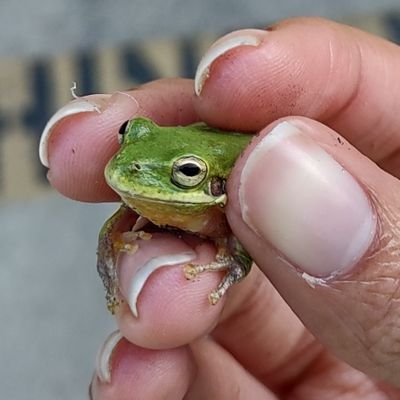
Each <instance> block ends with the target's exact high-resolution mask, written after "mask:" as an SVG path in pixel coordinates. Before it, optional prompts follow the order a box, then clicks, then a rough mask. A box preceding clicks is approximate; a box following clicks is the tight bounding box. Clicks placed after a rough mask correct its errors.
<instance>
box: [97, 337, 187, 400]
mask: <svg viewBox="0 0 400 400" xmlns="http://www.w3.org/2000/svg"><path fill="white" fill-rule="evenodd" d="M104 348H105V347H104V346H103V349H104ZM100 358H104V360H105V362H106V363H107V365H105V366H104V368H106V369H107V373H108V374H109V379H108V380H106V381H105V380H104V379H103V377H102V376H101V375H97V374H96V375H95V377H94V378H93V380H92V383H91V385H90V394H91V395H92V397H93V398H95V399H110V400H111V399H121V400H124V399H131V398H132V393H135V397H137V398H140V399H154V400H156V399H160V400H161V399H176V398H182V397H183V396H184V394H185V393H186V391H187V390H188V387H189V384H190V382H191V381H192V380H193V376H194V365H193V360H192V355H191V353H190V351H189V350H188V348H186V347H179V348H174V349H168V350H162V351H155V350H149V349H144V348H141V347H138V346H136V345H134V344H132V343H129V342H128V341H127V340H126V339H125V338H121V337H118V341H116V343H114V347H113V348H112V349H109V351H108V353H107V354H104V356H101V357H100ZM155 376H156V377H157V384H154V377H155ZM160 388H162V390H160Z"/></svg>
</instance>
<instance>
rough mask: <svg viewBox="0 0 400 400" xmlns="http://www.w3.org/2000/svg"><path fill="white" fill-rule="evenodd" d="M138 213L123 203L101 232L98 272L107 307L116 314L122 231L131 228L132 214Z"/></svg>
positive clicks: (118, 302)
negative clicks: (118, 261) (117, 265)
mask: <svg viewBox="0 0 400 400" xmlns="http://www.w3.org/2000/svg"><path fill="white" fill-rule="evenodd" d="M133 215H136V214H134V212H133V211H132V210H131V209H130V208H128V207H127V206H126V205H124V204H123V205H122V206H121V207H120V208H119V209H118V210H117V211H116V212H115V213H114V214H113V215H112V216H111V217H110V218H109V219H108V220H107V221H106V222H105V223H104V225H103V227H102V228H101V230H100V233H99V241H98V247H97V272H98V273H99V275H100V278H101V280H102V281H103V285H104V288H105V291H106V301H107V308H108V310H109V311H110V312H111V313H112V314H115V312H116V310H117V308H118V306H119V304H120V303H121V301H122V300H121V296H120V293H119V284H118V276H117V268H116V263H117V257H118V253H119V251H121V250H122V249H123V248H124V246H125V243H124V242H123V241H122V233H123V232H124V231H128V230H130V226H128V224H132V216H133Z"/></svg>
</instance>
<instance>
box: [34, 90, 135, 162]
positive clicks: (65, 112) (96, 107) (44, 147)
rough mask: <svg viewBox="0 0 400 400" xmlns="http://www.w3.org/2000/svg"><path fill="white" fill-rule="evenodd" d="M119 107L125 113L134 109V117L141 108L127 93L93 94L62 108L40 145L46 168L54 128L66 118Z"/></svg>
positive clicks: (44, 130)
mask: <svg viewBox="0 0 400 400" xmlns="http://www.w3.org/2000/svg"><path fill="white" fill-rule="evenodd" d="M114 105H116V106H117V108H118V109H119V110H120V111H121V112H123V111H125V112H126V109H127V108H129V109H132V115H133V114H134V113H135V112H136V111H137V109H138V108H139V106H138V104H137V101H136V100H135V98H134V97H132V96H131V95H129V94H128V93H125V92H117V93H114V94H113V95H110V94H93V95H90V96H85V97H78V98H77V99H75V100H72V101H71V102H69V103H68V104H66V105H65V106H64V107H62V108H60V109H59V110H58V111H57V112H56V113H55V114H54V115H53V116H52V117H51V118H50V120H49V121H48V122H47V124H46V126H45V128H44V129H43V132H42V135H41V137H40V143H39V158H40V161H41V163H42V164H43V165H44V166H45V167H47V168H48V167H49V154H48V144H49V140H50V138H51V135H52V134H53V132H54V128H55V127H56V125H57V124H58V123H60V121H62V120H63V119H64V118H67V117H71V116H72V115H75V114H80V113H94V112H96V113H99V114H101V113H103V112H104V111H105V110H107V109H109V108H111V107H114Z"/></svg>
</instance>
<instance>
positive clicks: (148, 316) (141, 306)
mask: <svg viewBox="0 0 400 400" xmlns="http://www.w3.org/2000/svg"><path fill="white" fill-rule="evenodd" d="M188 256H189V257H188ZM214 258H215V248H214V246H213V245H212V244H211V243H210V242H206V241H204V240H201V239H196V238H191V240H189V239H186V240H185V238H182V237H178V236H177V235H176V234H172V233H166V232H163V233H154V234H152V238H151V240H140V241H139V247H138V249H137V251H135V252H134V253H130V254H129V253H125V254H123V255H122V257H119V260H118V261H119V263H118V269H119V283H120V289H121V293H122V295H123V297H124V299H125V302H124V304H123V305H122V306H121V307H120V308H119V310H118V313H117V322H118V326H119V329H120V330H121V332H122V333H123V335H124V336H125V337H126V338H127V339H128V340H129V341H131V342H132V343H135V344H136V345H139V346H142V347H146V348H152V349H164V348H173V347H177V346H182V345H185V344H187V343H190V342H192V341H193V340H195V339H197V338H198V337H200V336H204V335H205V334H207V333H209V332H210V331H211V330H212V328H213V327H214V326H215V324H216V323H217V321H218V318H219V315H220V313H221V311H222V307H223V304H224V300H222V301H220V303H219V304H217V305H216V306H211V305H210V303H209V301H208V295H209V293H211V291H212V290H213V289H215V288H216V287H217V285H218V283H219V281H220V280H221V279H222V276H221V274H219V273H211V274H203V275H201V276H199V277H198V278H197V279H195V280H187V279H186V278H185V276H184V270H183V267H184V265H185V263H187V262H194V263H200V264H201V263H209V262H211V261H213V260H214Z"/></svg>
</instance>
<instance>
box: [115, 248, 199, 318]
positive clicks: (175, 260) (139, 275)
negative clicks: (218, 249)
mask: <svg viewBox="0 0 400 400" xmlns="http://www.w3.org/2000/svg"><path fill="white" fill-rule="evenodd" d="M195 258H196V253H195V252H194V251H190V250H188V251H184V252H179V253H174V254H165V255H159V256H155V257H151V258H149V259H147V260H146V261H144V262H143V263H142V264H141V265H139V266H137V267H136V270H135V271H132V269H129V271H128V272H127V271H126V268H124V270H123V271H122V268H123V267H122V268H120V275H121V279H120V281H121V291H122V294H123V295H124V296H125V297H126V298H127V302H128V304H129V307H130V309H131V311H132V314H133V315H134V316H135V317H136V318H138V317H139V311H138V307H137V302H138V298H139V295H140V293H141V291H142V289H143V287H144V286H145V284H146V282H147V280H148V279H149V277H150V275H151V274H152V273H153V272H155V271H157V270H158V269H160V268H163V267H167V266H172V265H179V264H185V263H188V262H189V261H193V260H194V259H195ZM129 275H130V276H129Z"/></svg>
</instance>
